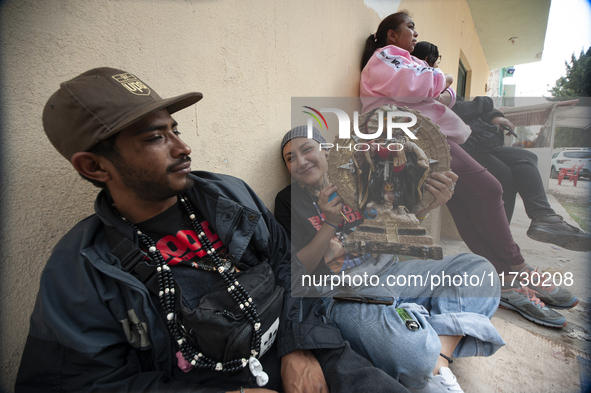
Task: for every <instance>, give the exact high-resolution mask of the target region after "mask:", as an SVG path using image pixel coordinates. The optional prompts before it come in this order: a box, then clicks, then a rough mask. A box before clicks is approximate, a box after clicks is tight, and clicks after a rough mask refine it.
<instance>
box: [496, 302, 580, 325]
mask: <svg viewBox="0 0 591 393" xmlns="http://www.w3.org/2000/svg"><path fill="white" fill-rule="evenodd" d="M499 307H500V308H504V309H506V310H513V311H517V312H518V313H519V314H520V315H521V316H522V317H524V318H525V319H527V320H529V321H531V322H534V323H537V324H538V325H543V326H548V327H553V328H558V329H560V328H563V327H565V326H566V324H567V323H568V322H567V321H564V324H562V325H553V324H551V323H549V322H545V321H542V320H540V319H537V318H535V317H532V316H531V315H528V314H526V313H524V312H523V311H521V310H520V309H518V308H517V307H513V306H511V305H510V304H509V303H506V302H504V301H502V300H501V302H500V304H499Z"/></svg>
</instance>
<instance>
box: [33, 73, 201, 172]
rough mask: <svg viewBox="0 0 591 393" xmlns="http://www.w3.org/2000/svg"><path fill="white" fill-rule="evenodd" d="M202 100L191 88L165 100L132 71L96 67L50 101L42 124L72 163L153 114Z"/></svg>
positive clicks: (63, 87) (68, 84)
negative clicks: (101, 143)
mask: <svg viewBox="0 0 591 393" xmlns="http://www.w3.org/2000/svg"><path fill="white" fill-rule="evenodd" d="M201 98H203V94H201V93H197V92H192V93H186V94H183V95H180V96H176V97H172V98H166V99H162V98H160V96H159V95H158V94H157V93H156V92H155V91H154V90H152V89H151V88H150V86H148V85H147V84H145V83H144V82H142V81H141V80H140V79H139V78H138V77H136V76H135V75H133V74H131V73H129V72H127V71H122V70H117V69H114V68H106V67H104V68H95V69H93V70H90V71H86V72H85V73H83V74H81V75H79V76H77V77H75V78H74V79H71V80H69V81H66V82H63V83H62V84H60V89H59V90H58V91H56V92H55V93H54V94H53V95H52V96H51V98H50V99H49V100H48V101H47V104H45V109H44V110H43V128H44V129H45V133H46V134H47V137H48V138H49V140H50V141H51V143H52V144H53V146H54V147H55V148H56V149H57V150H58V151H59V152H60V153H61V155H62V156H64V157H66V159H67V160H68V161H69V160H70V159H71V158H72V155H74V153H77V152H80V151H88V150H90V149H91V148H92V147H93V146H94V145H96V144H97V143H99V142H100V141H102V140H104V139H106V138H108V137H110V136H111V135H114V134H116V133H118V132H119V131H121V130H123V129H124V128H125V127H127V126H129V125H131V124H133V123H134V122H136V121H137V120H139V119H141V118H142V117H144V116H146V115H148V114H150V113H153V112H156V111H159V110H160V109H167V110H168V112H169V113H170V114H173V113H174V112H176V111H179V110H181V109H184V108H186V107H188V106H190V105H193V104H194V103H196V102H197V101H199V100H200V99H201Z"/></svg>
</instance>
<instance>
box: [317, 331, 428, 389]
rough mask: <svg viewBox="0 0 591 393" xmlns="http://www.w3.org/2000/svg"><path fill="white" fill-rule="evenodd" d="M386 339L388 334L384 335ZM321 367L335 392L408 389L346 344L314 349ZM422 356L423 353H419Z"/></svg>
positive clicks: (330, 387)
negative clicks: (331, 347) (332, 347)
mask: <svg viewBox="0 0 591 393" xmlns="http://www.w3.org/2000/svg"><path fill="white" fill-rule="evenodd" d="M384 340H387V337H384ZM312 353H313V354H314V356H316V359H318V362H319V363H320V366H321V367H322V371H323V372H324V378H325V379H326V383H327V384H328V388H329V389H330V391H331V392H334V393H364V392H393V393H399V392H400V393H403V392H404V393H408V390H406V388H405V387H404V386H402V385H401V384H400V383H399V382H398V381H396V380H395V379H394V378H392V377H390V376H389V375H388V374H386V373H385V372H383V371H382V370H380V369H378V368H375V367H374V366H373V365H372V364H371V362H370V361H369V360H367V359H365V358H364V357H362V356H361V355H359V354H357V352H355V351H353V350H352V349H351V347H350V346H349V343H346V345H345V346H344V347H341V348H338V349H314V350H312ZM417 356H421V354H417Z"/></svg>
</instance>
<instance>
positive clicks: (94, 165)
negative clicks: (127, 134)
mask: <svg viewBox="0 0 591 393" xmlns="http://www.w3.org/2000/svg"><path fill="white" fill-rule="evenodd" d="M105 161H107V159H106V158H104V157H101V156H99V155H96V154H94V153H89V152H86V151H81V152H78V153H74V155H73V156H72V159H71V160H70V162H71V163H72V166H73V167H74V169H76V170H77V171H78V172H79V173H80V174H81V175H83V176H85V177H87V178H89V179H92V180H97V181H100V182H103V183H106V182H108V181H109V180H111V179H112V176H111V174H110V173H109V171H108V170H107V169H106V166H105V165H104V164H105Z"/></svg>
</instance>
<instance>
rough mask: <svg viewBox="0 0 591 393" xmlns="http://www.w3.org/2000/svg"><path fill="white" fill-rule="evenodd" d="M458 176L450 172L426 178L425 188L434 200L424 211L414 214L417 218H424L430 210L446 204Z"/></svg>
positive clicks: (451, 194)
mask: <svg viewBox="0 0 591 393" xmlns="http://www.w3.org/2000/svg"><path fill="white" fill-rule="evenodd" d="M457 181H458V175H456V174H455V173H453V172H452V171H447V172H435V173H433V174H431V177H429V178H427V180H426V182H427V185H426V186H425V188H426V189H427V190H428V191H430V192H431V194H433V196H435V200H434V201H433V202H431V204H430V205H429V206H428V207H426V208H425V209H423V210H421V211H419V212H417V213H415V214H416V216H417V217H425V216H426V215H427V214H428V213H429V212H430V211H431V210H433V209H435V208H437V207H439V206H441V205H444V204H446V203H447V202H448V201H449V200H450V199H451V197H452V196H453V194H454V188H455V186H456V182H457Z"/></svg>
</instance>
